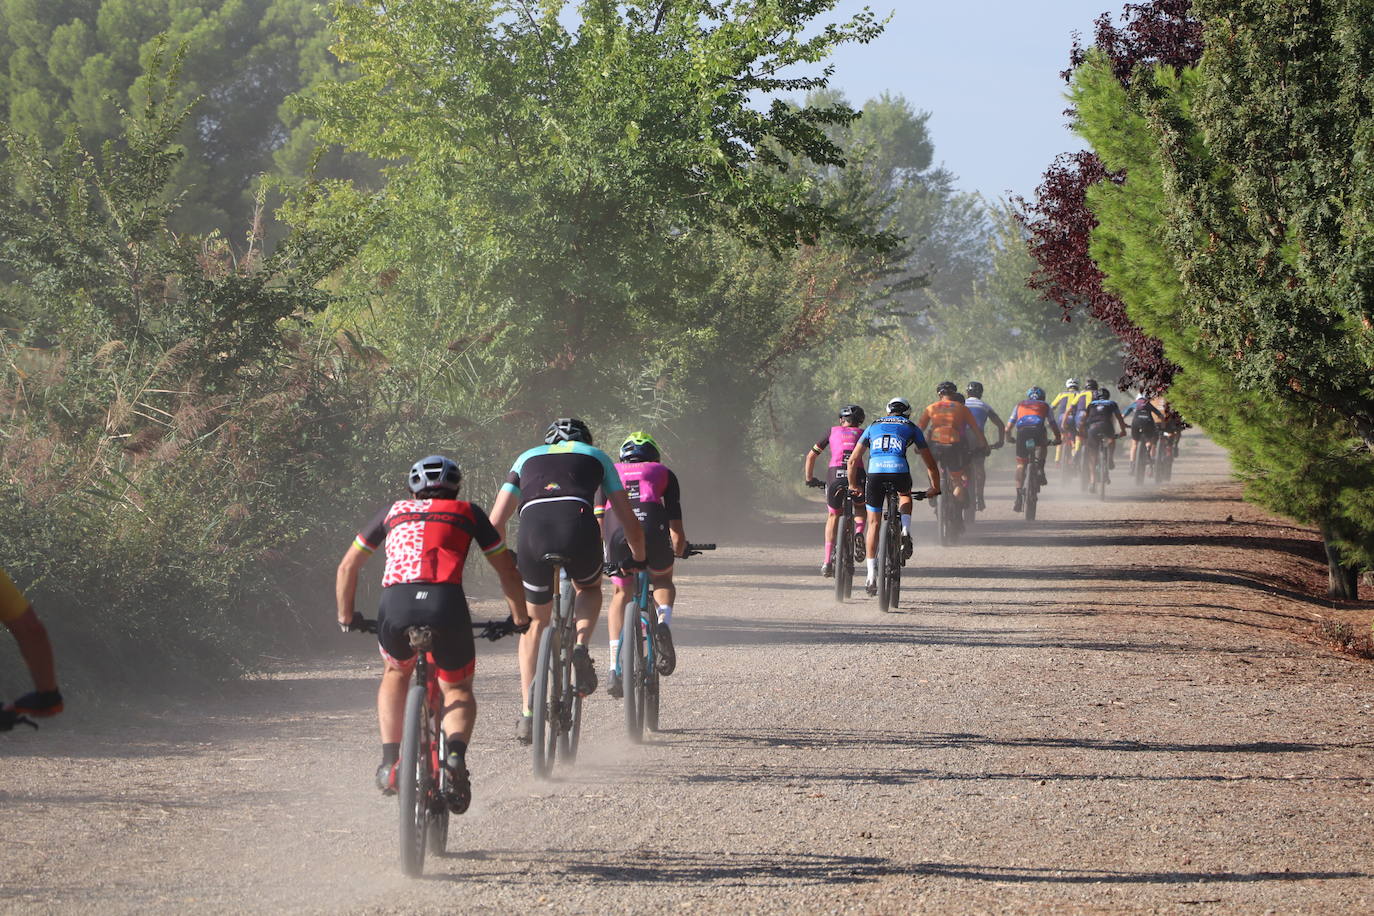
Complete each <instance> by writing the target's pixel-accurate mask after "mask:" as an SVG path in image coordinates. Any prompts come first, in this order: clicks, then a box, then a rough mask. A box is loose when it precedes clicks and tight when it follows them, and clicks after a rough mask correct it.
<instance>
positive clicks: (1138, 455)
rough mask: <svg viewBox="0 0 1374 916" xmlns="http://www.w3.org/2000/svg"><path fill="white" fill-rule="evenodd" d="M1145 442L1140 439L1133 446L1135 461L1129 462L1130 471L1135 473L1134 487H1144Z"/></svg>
mask: <svg viewBox="0 0 1374 916" xmlns="http://www.w3.org/2000/svg"><path fill="white" fill-rule="evenodd" d="M1145 456H1146V450H1145V440H1144V439H1142V440H1140V441H1139V442H1137V443H1136V445H1135V461H1133V462H1131V470H1132V471H1133V472H1134V473H1135V485H1136V486H1137V487H1143V486H1145Z"/></svg>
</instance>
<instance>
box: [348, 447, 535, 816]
mask: <svg viewBox="0 0 1374 916" xmlns="http://www.w3.org/2000/svg"><path fill="white" fill-rule="evenodd" d="M408 482H409V485H410V492H411V494H412V498H410V499H402V500H398V501H397V502H394V503H392V504H391V505H389V506H386V507H384V508H382V509H381V510H380V511H378V512H377V514H376V515H375V516H373V517H372V520H371V521H369V522H368V523H367V525H366V526H364V527H363V529H362V530H361V531H359V532H358V535H357V537H355V538H354V539H353V545H352V546H351V547H349V548H348V552H347V553H345V554H344V558H343V560H342V561H341V562H340V563H339V571H338V576H337V581H336V583H335V597H336V599H337V605H338V608H337V610H338V616H339V623H340V625H341V626H343V627H345V628H348V627H351V626H353V625H354V623H355V619H356V618H357V616H358V614H357V611H356V610H355V607H354V605H355V601H356V595H357V589H358V573H359V571H360V570H361V569H362V566H363V564H364V563H366V562H367V558H368V557H370V556H372V554H373V552H374V551H376V549H377V548H378V547H380V546H382V544H383V543H385V544H386V569H385V570H384V571H383V572H382V602H381V607H380V608H379V609H378V611H377V642H378V645H379V648H380V650H381V654H382V661H383V666H384V667H383V670H382V683H381V686H380V687H379V688H378V690H377V722H378V725H379V727H380V730H381V734H382V763H381V766H379V767H378V768H377V787H378V788H379V789H381V790H382V792H383V793H385V794H388V795H389V794H391V793H393V792H395V791H396V761H397V758H398V757H399V756H400V747H401V723H402V720H403V718H404V715H405V698H406V688H407V682H408V681H409V679H410V672H411V671H412V670H413V669H414V667H415V650H414V649H413V648H411V645H410V640H409V638H408V637H407V635H406V630H407V629H408V628H410V627H416V626H426V627H430V628H431V629H432V630H433V631H434V648H433V650H432V651H431V653H430V654H431V655H432V656H433V657H434V665H435V667H436V668H437V669H438V680H439V690H440V691H441V693H442V694H443V699H444V707H443V709H444V719H443V729H444V736H445V739H446V741H447V747H448V751H449V757H448V760H446V761H444V763H445V765H446V766H447V767H448V768H449V769H450V771H451V775H452V777H453V778H452V782H451V785H452V786H453V796H452V797H451V798H450V799H449V804H450V806H451V807H453V809H454V810H455V811H458V813H462V811H464V810H466V809H467V804H468V802H469V801H470V800H471V798H472V789H471V786H470V784H469V781H468V771H467V766H466V755H467V746H468V741H469V740H470V739H471V737H472V727H473V724H474V723H475V721H476V719H477V698H476V696H475V695H474V694H473V691H472V676H473V671H474V668H475V666H476V650H475V647H474V646H473V640H472V618H471V616H470V615H469V613H468V602H467V597H466V596H465V595H464V594H463V566H464V564H465V562H466V561H467V555H468V550H469V548H470V547H471V546H472V544H473V542H474V541H475V542H476V543H477V546H478V547H479V548H480V549H481V550H482V552H483V553H484V554H485V555H486V557H487V562H489V563H490V564H491V565H492V568H494V569H495V570H496V572H497V574H498V575H499V576H500V579H501V591H502V592H503V593H504V594H505V596H506V603H507V604H508V605H509V606H510V615H511V620H512V621H514V623H515V624H516V626H517V627H522V626H527V625H528V624H529V615H528V613H527V612H526V608H525V595H524V591H523V589H522V586H521V584H520V574H519V572H517V571H516V568H515V558H514V557H512V556H511V553H510V551H509V550H507V549H506V545H505V542H504V541H503V540H502V538H501V535H500V534H499V533H498V532H497V530H496V528H495V527H494V526H493V525H492V524H491V522H490V521H489V520H488V519H487V516H486V513H484V512H483V511H482V510H481V508H479V507H478V506H476V505H474V504H472V503H470V502H464V501H462V500H460V499H458V489H459V487H460V486H462V482H463V472H462V471H461V470H460V469H459V467H458V465H456V464H454V463H453V462H452V461H450V460H449V459H448V458H445V457H444V456H442V455H431V456H430V457H428V458H424V459H421V460H420V461H417V462H415V464H414V466H413V467H411V469H410V475H409V481H408Z"/></svg>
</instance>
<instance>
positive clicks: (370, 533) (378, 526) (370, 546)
mask: <svg viewBox="0 0 1374 916" xmlns="http://www.w3.org/2000/svg"><path fill="white" fill-rule="evenodd" d="M390 511H391V507H390V506H383V507H382V508H381V510H380V511H378V512H377V514H376V515H374V516H372V520H371V521H369V522H368V523H367V524H366V525H365V526H363V528H362V530H360V531H359V532H358V533H357V535H356V536H355V537H354V538H353V546H354V547H357V548H358V549H359V550H362V551H366V552H367V553H374V552H375V551H376V550H377V548H378V547H381V546H382V541H385V540H386V516H387V513H389V512H390Z"/></svg>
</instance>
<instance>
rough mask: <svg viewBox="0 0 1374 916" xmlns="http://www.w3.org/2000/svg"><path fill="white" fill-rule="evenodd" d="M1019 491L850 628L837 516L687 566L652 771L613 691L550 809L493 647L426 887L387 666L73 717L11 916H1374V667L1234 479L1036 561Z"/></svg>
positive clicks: (26, 834) (1204, 486) (1046, 541)
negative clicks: (1314, 639)
mask: <svg viewBox="0 0 1374 916" xmlns="http://www.w3.org/2000/svg"><path fill="white" fill-rule="evenodd" d="M1123 476H1124V475H1123ZM1006 493H1007V491H1006V490H1005V489H1004V488H999V489H998V490H997V491H996V505H995V508H994V511H993V512H991V513H990V514H989V517H988V518H987V519H986V520H985V521H982V522H980V523H979V526H978V532H977V535H976V537H974V538H971V539H970V542H969V544H968V545H967V546H966V547H964V548H962V549H959V550H943V549H941V548H939V547H936V546H931V542H932V538H931V534H930V530H929V528H930V517H929V516H930V513H929V511H928V510H918V515H917V518H918V519H919V520H920V523H921V525H922V529H923V530H921V531H920V532H918V548H917V554H916V558H915V560H914V561H913V566H912V567H911V568H910V569H909V572H908V579H907V580H906V586H905V587H904V591H903V598H904V604H905V605H907V606H906V607H904V608H902V609H901V610H900V612H899V613H897V614H893V615H880V614H879V612H878V611H877V607H876V603H875V602H873V601H871V600H867V599H855V600H854V601H852V602H850V603H849V604H847V605H845V606H843V607H837V606H835V605H834V603H833V602H832V600H831V597H830V591H829V589H828V585H829V583H828V582H823V581H822V580H821V579H820V578H819V577H818V576H817V575H816V571H817V562H818V559H819V557H818V555H819V552H820V551H819V548H818V545H817V544H816V543H815V541H816V538H817V535H818V533H819V527H818V520H819V514H808V515H806V516H795V517H791V516H789V517H787V518H786V519H784V520H783V523H781V524H779V525H778V526H776V529H775V532H776V537H775V539H774V542H773V543H767V544H756V545H746V544H724V543H723V544H722V549H721V550H720V551H719V552H718V554H717V555H716V556H714V557H711V558H707V559H701V560H693V561H691V564H690V565H684V568H683V570H682V572H683V575H682V583H683V588H682V598H681V601H680V604H679V608H680V611H679V613H680V619H679V620H678V621H675V624H676V625H675V627H674V630H675V633H676V634H677V636H678V645H679V656H680V658H681V663H680V666H679V671H678V673H677V674H675V675H674V676H673V677H672V678H671V679H670V680H669V681H668V682H667V683H666V687H665V699H664V712H663V724H664V726H665V728H666V729H667V730H666V731H665V732H664V733H662V734H661V735H660V736H658V737H656V738H655V739H654V740H653V741H652V742H650V743H649V744H647V745H645V746H633V745H630V744H628V743H627V742H626V740H625V739H624V737H623V732H622V727H621V717H620V707H619V704H618V703H616V702H615V701H613V700H610V699H609V698H607V697H605V696H604V695H603V694H601V693H598V694H597V695H596V696H594V697H593V698H592V699H591V701H590V702H591V706H590V713H589V722H588V726H587V732H586V734H585V735H584V739H583V741H584V753H583V756H582V759H580V760H579V762H578V764H577V766H576V767H575V768H574V769H572V770H564V771H563V772H562V773H560V778H559V779H557V780H556V781H554V782H551V783H545V782H538V781H535V780H533V779H531V778H530V777H529V776H528V770H529V766H528V754H527V751H526V750H525V749H523V748H519V747H517V746H516V745H515V744H514V743H513V742H512V741H510V740H509V738H508V735H509V733H510V730H511V724H512V721H513V715H514V714H515V711H516V709H517V703H516V692H517V685H516V682H515V678H514V660H513V655H512V647H510V646H498V647H497V648H495V649H489V648H488V647H487V646H485V644H484V646H483V647H482V652H483V655H482V659H481V661H480V663H479V681H478V687H479V699H480V701H481V702H482V704H483V708H482V718H481V721H480V722H479V734H478V736H477V739H476V742H475V745H474V748H473V751H472V753H471V755H470V765H471V766H472V767H473V770H474V787H475V792H476V798H477V801H476V802H475V804H474V807H473V810H472V811H471V812H470V813H469V814H468V815H466V816H465V817H463V818H461V819H457V820H455V822H454V830H453V835H452V838H451V840H450V847H451V848H452V850H453V853H452V854H451V855H450V856H448V857H445V858H438V859H436V858H431V859H430V861H429V862H428V863H427V867H426V871H427V874H426V877H425V878H424V879H423V880H417V881H411V880H406V879H404V878H402V877H400V876H399V874H398V868H397V865H396V854H395V843H394V839H393V838H394V834H395V821H396V817H395V802H394V800H389V799H382V798H380V797H378V796H377V795H376V794H375V792H374V791H373V790H372V789H371V787H370V783H371V774H372V770H373V768H374V767H375V765H376V759H375V757H376V746H375V743H374V742H375V725H374V713H373V693H374V690H375V675H376V667H377V666H376V663H375V654H374V650H373V649H372V648H370V647H369V646H368V645H367V644H366V641H365V640H363V639H360V638H357V637H352V638H347V637H343V636H339V637H338V638H337V641H336V642H335V644H334V648H335V649H336V650H337V652H338V656H337V662H336V663H332V664H329V665H323V664H322V665H320V666H317V667H315V668H312V669H310V670H299V671H293V672H291V673H289V674H287V675H283V676H281V677H279V678H277V679H273V680H262V681H255V682H251V683H246V684H242V685H238V686H235V687H233V688H230V689H227V690H225V691H224V692H223V693H222V694H221V695H218V696H215V697H213V698H208V699H206V700H204V701H202V702H199V703H196V704H194V705H192V704H183V705H179V706H178V705H170V706H166V705H164V708H161V709H159V710H158V711H157V712H155V713H142V714H140V715H138V716H136V717H131V719H130V721H128V722H115V721H101V720H97V719H95V718H93V717H92V716H90V715H83V714H82V712H81V710H80V705H79V702H74V703H72V706H73V710H72V712H71V713H70V714H69V715H66V716H64V717H63V718H62V719H61V720H59V721H56V722H53V723H51V724H50V725H48V726H46V727H45V728H44V729H43V730H42V731H41V732H38V733H36V734H35V733H31V732H22V733H21V732H15V733H13V734H10V735H3V736H0V771H3V774H4V776H3V779H2V780H0V825H3V826H0V861H2V862H3V863H4V864H3V868H0V909H3V910H15V911H26V912H27V911H38V912H45V911H72V910H76V909H78V908H80V909H89V908H92V907H95V906H99V907H100V908H101V910H102V911H105V912H110V911H139V912H146V911H149V910H161V911H178V912H180V911H186V910H281V909H289V910H301V911H327V912H337V911H341V910H347V911H360V912H392V911H395V912H401V911H415V910H433V911H436V912H437V911H441V910H444V911H450V910H451V911H460V912H462V911H466V912H472V911H477V912H511V911H528V910H542V909H549V910H553V911H558V912H586V913H598V912H606V911H641V912H647V911H661V910H666V909H672V908H682V909H683V910H684V911H713V912H735V911H767V912H772V911H801V910H806V911H822V912H848V911H857V912H891V913H896V912H907V911H912V910H922V911H947V912H968V911H988V910H1010V911H1027V910H1051V909H1052V910H1055V911H1066V910H1082V911H1104V910H1173V911H1176V910H1181V909H1187V910H1188V911H1190V912H1191V911H1227V912H1235V911H1245V912H1257V911H1267V910H1275V911H1280V912H1295V911H1306V912H1326V913H1331V912H1356V911H1363V912H1369V911H1374V865H1372V864H1371V861H1370V852H1369V850H1370V845H1371V841H1374V824H1371V818H1370V809H1371V800H1374V795H1371V790H1372V789H1374V772H1371V762H1374V732H1371V728H1370V718H1369V714H1370V708H1371V706H1370V704H1371V702H1374V701H1372V700H1371V696H1370V691H1369V689H1368V685H1369V683H1370V677H1371V669H1370V667H1369V666H1368V665H1367V663H1364V662H1358V661H1354V660H1351V659H1347V658H1345V657H1342V656H1339V655H1335V654H1333V653H1331V652H1328V651H1326V650H1324V649H1322V648H1320V647H1318V646H1316V645H1314V644H1312V643H1309V642H1307V641H1304V640H1303V639H1302V638H1301V637H1300V636H1296V635H1294V632H1295V631H1298V632H1300V631H1302V630H1303V629H1304V628H1305V627H1306V626H1307V624H1306V623H1305V621H1306V619H1307V616H1308V614H1309V613H1310V612H1311V610H1313V609H1314V608H1315V607H1316V605H1315V603H1312V602H1305V601H1304V600H1303V599H1302V596H1301V594H1300V593H1299V592H1300V589H1299V588H1298V585H1300V584H1301V580H1302V578H1303V576H1304V575H1307V574H1308V573H1310V569H1305V568H1304V567H1303V566H1302V564H1301V563H1300V562H1298V561H1295V560H1292V559H1291V558H1290V557H1289V556H1288V553H1287V552H1288V551H1291V550H1292V549H1294V548H1297V549H1305V548H1306V546H1307V545H1306V543H1305V541H1306V535H1304V534H1302V533H1300V532H1296V531H1294V530H1293V529H1291V528H1287V527H1286V526H1284V525H1283V524H1281V523H1278V522H1273V521H1270V520H1266V519H1264V518H1263V517H1262V516H1260V515H1258V514H1257V513H1255V512H1253V511H1252V510H1249V509H1248V508H1246V507H1244V506H1242V505H1241V504H1240V503H1239V502H1238V501H1237V500H1236V489H1235V487H1234V486H1233V485H1231V484H1229V483H1228V482H1227V481H1226V468H1225V463H1224V460H1223V458H1222V456H1221V455H1220V453H1219V452H1217V451H1216V450H1214V449H1210V448H1208V447H1206V446H1202V447H1200V448H1197V449H1195V450H1193V451H1192V452H1191V453H1189V454H1187V455H1185V459H1184V460H1183V462H1182V463H1181V464H1180V468H1179V475H1178V478H1177V481H1176V483H1175V484H1174V485H1173V486H1171V487H1170V488H1169V490H1168V496H1169V498H1167V499H1161V498H1157V497H1156V496H1153V495H1149V496H1148V497H1147V498H1141V499H1135V498H1131V497H1132V495H1133V494H1132V493H1131V491H1129V490H1128V488H1126V487H1124V486H1123V487H1118V488H1117V490H1116V498H1114V499H1113V500H1112V501H1110V502H1107V503H1105V504H1104V503H1098V502H1086V501H1078V500H1076V499H1075V500H1071V499H1068V498H1067V497H1066V495H1065V493H1064V492H1063V491H1062V488H1060V487H1058V486H1055V487H1051V488H1050V490H1048V491H1047V493H1046V495H1045V498H1044V501H1043V503H1042V506H1041V521H1040V522H1038V523H1037V524H1036V525H1035V527H1034V528H1030V527H1028V526H1027V525H1026V524H1025V523H1024V522H1023V521H1021V520H1019V519H1016V518H1013V516H1012V515H1011V513H1010V511H1009V510H1008V506H1007V502H1008V501H1007V498H1006ZM1228 515H1234V517H1235V520H1236V521H1235V522H1234V523H1232V524H1230V525H1228V524H1226V522H1225V519H1226V517H1227V516H1228ZM689 533H691V534H692V535H693V537H695V538H700V539H710V538H711V537H712V534H713V533H712V532H711V531H710V526H709V524H707V523H705V522H703V521H697V522H696V523H695V524H692V525H691V526H690V528H689ZM494 607H495V606H494V605H493V604H492V603H490V602H488V603H486V604H485V606H484V607H482V608H479V610H478V615H479V616H480V615H482V614H483V613H484V612H489V613H487V614H486V615H487V616H492V615H494V613H495V610H494ZM598 644H599V645H598V646H597V649H598V651H597V653H596V655H597V660H598V665H599V666H600V667H602V669H603V670H604V664H605V648H604V640H602V639H598Z"/></svg>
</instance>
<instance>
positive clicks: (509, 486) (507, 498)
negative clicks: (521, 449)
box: [491, 455, 524, 537]
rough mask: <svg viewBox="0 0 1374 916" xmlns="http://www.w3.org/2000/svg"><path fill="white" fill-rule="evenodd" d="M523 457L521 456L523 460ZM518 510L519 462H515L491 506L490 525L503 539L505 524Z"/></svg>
mask: <svg viewBox="0 0 1374 916" xmlns="http://www.w3.org/2000/svg"><path fill="white" fill-rule="evenodd" d="M523 458H524V456H523V455H522V456H521V459H522V460H523ZM518 508H520V461H516V463H515V466H514V467H512V468H511V469H510V473H509V474H507V475H506V482H505V483H503V484H501V489H500V490H499V491H497V493H496V501H495V502H493V503H492V504H491V523H492V525H493V526H495V528H496V530H497V531H499V532H501V536H502V537H505V534H506V522H508V521H510V517H511V516H512V515H514V514H515V510H516V509H518Z"/></svg>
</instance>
